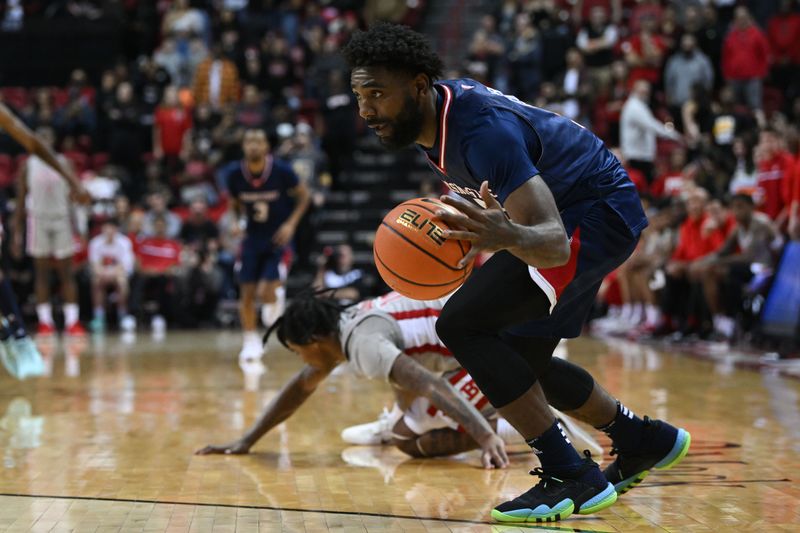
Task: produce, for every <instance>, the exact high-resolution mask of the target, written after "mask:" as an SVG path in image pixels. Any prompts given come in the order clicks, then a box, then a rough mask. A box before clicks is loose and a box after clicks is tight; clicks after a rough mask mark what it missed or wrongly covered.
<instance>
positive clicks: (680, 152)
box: [650, 147, 691, 198]
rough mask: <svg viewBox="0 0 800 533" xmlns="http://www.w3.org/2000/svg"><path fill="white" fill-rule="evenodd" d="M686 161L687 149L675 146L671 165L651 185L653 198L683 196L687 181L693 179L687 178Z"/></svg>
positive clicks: (670, 159)
mask: <svg viewBox="0 0 800 533" xmlns="http://www.w3.org/2000/svg"><path fill="white" fill-rule="evenodd" d="M686 163H687V161H686V150H685V149H684V148H682V147H677V148H674V149H673V150H672V153H670V155H669V167H668V168H667V169H666V170H665V171H664V172H662V173H661V174H660V175H659V176H658V177H657V178H656V180H655V181H654V182H653V184H652V185H651V186H650V194H651V195H653V198H663V197H666V196H681V195H682V194H683V193H684V192H685V190H686V186H687V181H691V180H687V178H686V173H685V169H686Z"/></svg>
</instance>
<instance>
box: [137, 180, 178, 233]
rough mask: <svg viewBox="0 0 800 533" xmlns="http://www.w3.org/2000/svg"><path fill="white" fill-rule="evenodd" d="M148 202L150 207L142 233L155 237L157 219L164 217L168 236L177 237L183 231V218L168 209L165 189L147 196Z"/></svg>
mask: <svg viewBox="0 0 800 533" xmlns="http://www.w3.org/2000/svg"><path fill="white" fill-rule="evenodd" d="M147 204H148V206H149V207H150V209H149V210H148V211H147V213H146V214H145V216H144V225H143V226H142V234H143V235H144V236H145V237H154V236H155V234H156V220H158V219H162V218H163V219H164V222H165V224H166V229H165V231H166V237H167V238H169V239H175V238H177V237H178V234H179V233H180V232H181V219H180V217H179V216H178V215H176V214H175V213H173V212H171V211H169V210H168V209H167V193H166V192H165V191H163V190H159V189H157V190H155V191H153V192H152V193H150V196H148V197H147Z"/></svg>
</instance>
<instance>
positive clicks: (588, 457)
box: [520, 450, 597, 497]
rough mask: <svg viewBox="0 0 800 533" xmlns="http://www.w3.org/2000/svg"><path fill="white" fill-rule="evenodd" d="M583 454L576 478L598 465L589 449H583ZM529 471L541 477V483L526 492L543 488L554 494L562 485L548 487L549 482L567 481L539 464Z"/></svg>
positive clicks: (545, 491)
mask: <svg viewBox="0 0 800 533" xmlns="http://www.w3.org/2000/svg"><path fill="white" fill-rule="evenodd" d="M583 456H584V457H585V459H584V460H583V464H582V465H581V467H580V468H579V469H578V470H576V471H575V472H574V475H575V477H576V478H578V477H580V476H581V475H582V474H583V472H584V471H585V470H586V469H587V468H590V467H592V466H597V463H595V462H594V461H593V460H592V454H591V452H590V451H589V450H584V451H583ZM528 473H529V474H530V475H532V476H537V477H538V478H539V483H537V484H536V485H534V486H533V488H531V489H530V490H528V492H527V493H526V494H529V493H532V492H535V491H536V490H537V489H539V490H541V491H542V492H544V493H545V494H552V493H555V492H558V491H559V490H561V489H562V487H558V486H550V487H548V485H547V484H548V482H551V481H555V482H557V483H562V484H563V483H565V482H566V481H565V480H563V479H561V478H559V477H556V476H554V475H553V474H548V473H547V472H545V471H544V470H542V468H541V467H539V466H537V467H536V468H534V469H533V470H531V471H530V472H528ZM523 496H524V495H523ZM520 497H522V496H520Z"/></svg>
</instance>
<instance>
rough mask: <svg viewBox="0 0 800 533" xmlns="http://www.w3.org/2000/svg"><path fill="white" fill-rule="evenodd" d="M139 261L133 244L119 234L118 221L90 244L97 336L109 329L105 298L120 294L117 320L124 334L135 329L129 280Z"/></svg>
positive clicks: (105, 226) (107, 223) (105, 227)
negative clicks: (129, 298) (109, 290)
mask: <svg viewBox="0 0 800 533" xmlns="http://www.w3.org/2000/svg"><path fill="white" fill-rule="evenodd" d="M135 260H136V258H135V257H134V254H133V243H131V240H130V239H129V238H128V237H127V236H126V235H123V234H122V233H120V232H119V223H118V222H117V221H116V220H115V219H108V220H106V221H105V222H103V231H102V232H101V233H100V234H99V235H97V236H96V237H94V238H93V239H92V240H91V241H89V265H90V266H91V273H92V304H93V305H94V318H93V319H92V322H91V324H90V326H91V329H92V331H93V332H95V333H102V332H103V331H105V329H106V314H105V294H106V292H107V290H108V289H115V290H116V291H117V318H118V319H119V326H120V328H121V329H122V330H123V331H133V330H135V329H136V319H135V318H134V317H133V316H131V315H129V314H128V295H129V294H130V290H129V288H130V283H129V280H130V277H131V274H133V265H134V262H135Z"/></svg>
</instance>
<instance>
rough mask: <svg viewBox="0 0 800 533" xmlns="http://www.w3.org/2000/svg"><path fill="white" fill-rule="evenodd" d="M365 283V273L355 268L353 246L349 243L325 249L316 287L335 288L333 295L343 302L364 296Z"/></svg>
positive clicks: (315, 282)
mask: <svg viewBox="0 0 800 533" xmlns="http://www.w3.org/2000/svg"><path fill="white" fill-rule="evenodd" d="M363 283H364V273H363V272H362V271H361V269H359V268H353V248H351V247H350V245H349V244H340V245H339V246H337V247H336V248H335V249H331V248H326V249H325V250H324V252H323V254H322V255H321V256H320V264H319V269H318V270H317V277H316V279H315V280H314V286H315V287H316V288H318V289H335V290H334V292H333V295H334V297H335V298H336V299H337V300H339V301H340V302H342V303H346V302H356V301H358V300H359V299H360V298H362V297H363V293H364V287H363Z"/></svg>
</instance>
